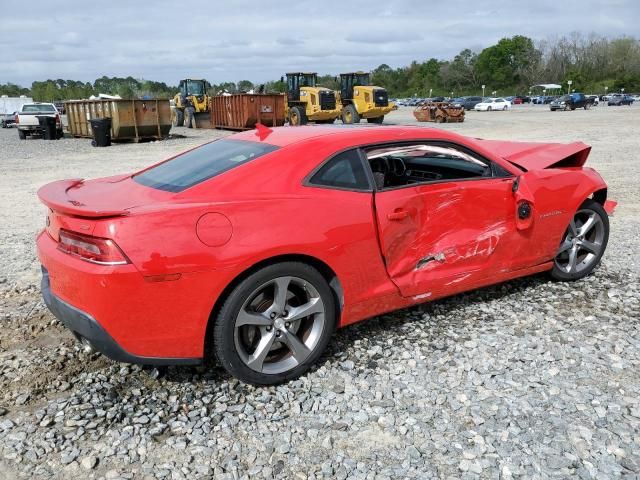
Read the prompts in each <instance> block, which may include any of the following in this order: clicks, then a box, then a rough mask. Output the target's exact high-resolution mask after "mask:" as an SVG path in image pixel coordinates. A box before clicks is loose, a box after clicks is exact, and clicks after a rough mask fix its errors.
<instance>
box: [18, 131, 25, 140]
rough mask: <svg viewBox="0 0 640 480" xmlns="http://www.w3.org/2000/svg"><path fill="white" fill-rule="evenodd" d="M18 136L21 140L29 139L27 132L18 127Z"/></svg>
mask: <svg viewBox="0 0 640 480" xmlns="http://www.w3.org/2000/svg"><path fill="white" fill-rule="evenodd" d="M18 138H19V139H20V140H26V139H27V132H25V131H24V130H20V129H18Z"/></svg>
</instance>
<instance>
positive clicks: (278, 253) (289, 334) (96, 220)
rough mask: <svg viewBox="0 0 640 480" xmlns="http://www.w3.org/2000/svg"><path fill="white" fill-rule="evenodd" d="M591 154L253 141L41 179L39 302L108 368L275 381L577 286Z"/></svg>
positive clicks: (428, 140)
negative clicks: (441, 313) (449, 304)
mask: <svg viewBox="0 0 640 480" xmlns="http://www.w3.org/2000/svg"><path fill="white" fill-rule="evenodd" d="M589 151H590V147H589V146H588V145H585V144H583V143H579V142H578V143H571V144H549V143H536V144H532V143H529V142H526V143H518V142H512V141H498V140H479V139H476V138H470V137H463V136H460V135H457V134H454V133H452V132H448V131H442V130H438V129H433V128H421V127H406V126H382V127H379V128H375V129H372V128H350V129H344V128H340V127H330V126H328V127H327V128H322V129H319V128H317V127H298V128H286V127H283V128H273V129H268V128H266V127H262V128H260V129H259V130H258V131H255V130H254V131H248V132H243V133H239V134H236V135H234V136H231V137H228V138H224V139H220V140H216V141H213V142H210V143H207V144H205V145H202V146H200V147H197V148H195V149H192V150H190V151H187V152H185V153H182V154H179V155H177V156H175V157H173V158H171V159H169V160H167V161H164V162H161V163H159V164H156V165H155V166H152V167H150V168H147V169H144V170H142V171H140V172H137V173H134V174H124V175H117V176H112V177H108V178H102V179H96V180H79V179H73V180H61V181H57V182H53V183H50V184H47V185H45V186H43V187H42V188H40V190H39V191H38V196H39V198H40V200H41V201H42V202H43V203H44V204H45V205H46V215H47V218H46V227H45V229H44V230H43V231H41V232H40V233H39V234H38V236H37V239H36V243H37V252H38V257H39V259H40V262H41V263H42V272H43V277H42V284H41V285H42V293H43V296H44V301H45V303H46V305H47V306H48V307H49V309H50V310H51V311H52V312H53V313H54V314H55V316H56V317H58V318H59V319H60V321H61V322H62V323H63V324H64V325H66V326H67V327H68V328H69V329H70V330H71V331H72V332H73V333H74V335H75V336H76V337H77V338H78V339H79V340H81V341H82V342H83V343H84V344H85V346H86V347H87V348H88V349H94V350H97V351H100V352H102V353H104V354H105V355H106V356H108V357H111V358H112V359H115V360H118V361H124V362H133V363H142V364H155V365H162V364H181V365H192V364H198V363H201V362H203V361H204V360H206V359H207V358H208V357H207V356H208V355H213V356H215V358H216V359H217V361H218V362H219V364H220V365H221V366H222V367H224V368H225V369H226V370H227V371H229V372H230V373H231V374H232V375H234V376H235V377H237V378H239V379H241V380H242V381H244V382H249V383H253V384H258V385H268V384H275V383H279V382H283V381H286V380H289V379H293V378H296V377H298V376H300V375H302V374H303V373H305V372H306V371H307V370H308V369H309V368H310V367H311V365H313V364H314V363H315V362H316V361H317V360H318V359H319V358H320V356H321V354H322V352H323V351H324V350H325V347H326V346H327V344H328V343H329V341H330V338H331V335H332V334H333V331H334V330H335V328H336V327H343V326H346V325H349V324H352V323H354V322H357V321H360V320H363V319H365V318H369V317H373V316H376V315H380V314H382V313H385V312H388V311H391V310H394V309H399V308H406V307H408V306H411V305H415V304H418V303H421V302H425V301H430V300H434V299H437V298H441V297H444V296H447V295H452V294H456V293H458V292H463V291H466V290H469V289H474V288H479V287H481V286H484V285H489V284H495V283H499V282H504V281H507V280H509V279H513V278H516V277H522V276H525V275H530V274H534V273H538V272H543V271H548V272H550V274H551V276H552V277H554V278H556V279H558V280H577V279H580V278H583V277H585V276H586V275H588V274H589V273H590V272H591V271H592V270H593V269H594V268H595V267H596V265H598V263H599V262H600V259H601V257H602V255H603V253H604V251H605V248H606V246H607V239H608V235H609V221H608V216H607V212H606V210H605V207H606V208H609V205H610V204H612V202H606V197H607V185H606V184H605V182H604V180H603V179H602V178H601V177H600V175H598V174H597V173H596V172H595V171H594V170H593V169H591V168H582V167H583V165H584V163H585V161H586V160H587V156H588V154H589ZM294 160H295V161H294ZM567 167H573V168H567ZM273 172H277V175H274V174H273ZM542 172H544V173H542ZM463 183H464V188H461V185H462V184H463ZM479 203H481V204H482V208H478V205H479ZM372 207H374V208H372ZM609 210H610V209H609ZM383 259H384V260H383ZM596 281H597V279H596Z"/></svg>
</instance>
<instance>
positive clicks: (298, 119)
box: [289, 107, 308, 125]
mask: <svg viewBox="0 0 640 480" xmlns="http://www.w3.org/2000/svg"><path fill="white" fill-rule="evenodd" d="M307 121H308V120H307V114H306V112H305V111H304V108H302V107H292V108H291V110H289V125H306V124H307Z"/></svg>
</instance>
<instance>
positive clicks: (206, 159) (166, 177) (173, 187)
mask: <svg viewBox="0 0 640 480" xmlns="http://www.w3.org/2000/svg"><path fill="white" fill-rule="evenodd" d="M277 149H278V147H276V146H274V145H269V144H264V143H257V142H247V141H244V140H217V141H215V142H211V143H207V144H205V145H202V146H201V147H198V148H195V149H193V150H190V151H188V152H186V153H183V154H182V155H179V156H177V157H175V158H172V159H171V160H167V161H166V162H163V163H161V164H159V165H156V166H155V167H152V168H150V169H148V170H145V171H143V172H140V173H138V174H136V175H134V177H133V179H134V180H135V181H136V182H138V183H140V184H141V185H145V186H147V187H151V188H157V189H158V190H166V191H167V192H181V191H183V190H185V189H187V188H189V187H192V186H194V185H197V184H198V183H201V182H204V181H205V180H208V179H210V178H212V177H215V176H216V175H220V174H221V173H224V172H226V171H228V170H231V169H232V168H235V167H237V166H238V165H242V164H243V163H247V162H249V161H251V160H254V159H256V158H258V157H260V156H262V155H265V154H267V153H270V152H273V151H274V150H277Z"/></svg>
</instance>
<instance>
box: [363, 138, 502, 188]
mask: <svg viewBox="0 0 640 480" xmlns="http://www.w3.org/2000/svg"><path fill="white" fill-rule="evenodd" d="M366 154H367V160H368V161H369V165H370V166H371V170H372V172H373V178H374V180H375V183H376V188H377V189H378V190H383V189H388V188H398V187H403V186H407V185H413V184H419V183H428V182H443V181H448V180H450V181H454V180H466V179H473V178H488V177H492V176H493V171H492V168H491V164H490V162H489V161H487V160H485V159H483V158H481V157H480V156H477V155H474V154H473V153H471V152H469V151H467V150H466V149H463V148H458V147H455V146H450V145H443V144H438V143H416V144H404V145H385V146H379V147H372V148H369V149H367V150H366Z"/></svg>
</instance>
